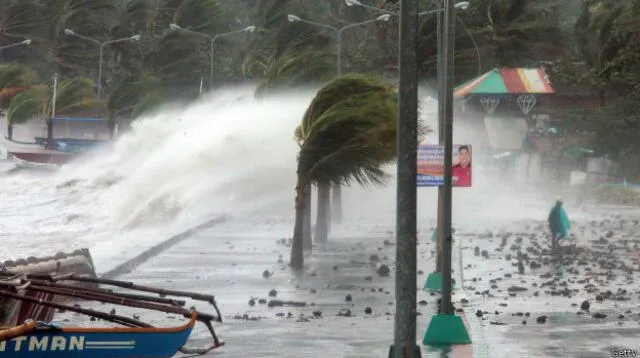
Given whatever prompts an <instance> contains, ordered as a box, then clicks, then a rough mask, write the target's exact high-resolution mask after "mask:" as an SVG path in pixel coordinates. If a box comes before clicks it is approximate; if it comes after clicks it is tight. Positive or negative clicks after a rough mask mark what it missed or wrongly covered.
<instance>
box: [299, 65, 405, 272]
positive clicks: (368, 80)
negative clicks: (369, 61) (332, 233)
mask: <svg viewBox="0 0 640 358" xmlns="http://www.w3.org/2000/svg"><path fill="white" fill-rule="evenodd" d="M396 113H397V93H396V91H395V90H394V89H393V88H392V87H390V86H388V85H386V84H384V83H382V82H380V81H379V80H377V79H375V78H372V77H369V76H364V75H345V76H341V77H338V78H336V79H334V80H333V81H331V82H329V83H328V84H326V85H325V86H324V87H323V88H322V89H321V90H320V91H319V92H318V93H317V95H316V96H315V98H314V99H313V101H312V103H311V104H310V106H309V108H308V110H307V112H306V113H305V116H304V118H303V121H302V123H301V124H300V127H299V129H297V130H296V137H297V138H298V141H299V143H300V152H299V154H298V168H297V178H298V179H297V184H296V201H295V212H296V219H295V226H294V234H293V245H292V248H291V266H292V267H293V268H295V269H300V268H302V266H303V264H304V256H303V251H304V242H305V238H304V234H305V229H304V227H305V217H306V215H305V204H306V200H307V198H308V189H309V186H310V185H317V186H318V214H317V217H318V218H317V224H316V241H318V242H320V243H323V242H326V239H327V234H328V230H329V220H330V215H329V205H328V202H329V192H330V190H329V189H330V185H331V184H332V183H335V184H342V183H347V184H348V183H350V182H351V181H355V182H357V183H359V184H361V185H368V184H383V183H384V181H385V178H386V175H385V173H384V171H383V170H382V167H383V165H384V164H386V163H389V162H391V161H392V160H393V159H394V158H395V150H389V149H390V148H391V147H393V142H394V141H395V130H396V127H395V123H396V121H397V115H396Z"/></svg>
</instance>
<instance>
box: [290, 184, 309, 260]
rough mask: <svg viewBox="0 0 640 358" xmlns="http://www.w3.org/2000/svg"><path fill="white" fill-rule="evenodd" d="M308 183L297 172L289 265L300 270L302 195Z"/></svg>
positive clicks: (302, 257) (302, 245) (302, 225)
mask: <svg viewBox="0 0 640 358" xmlns="http://www.w3.org/2000/svg"><path fill="white" fill-rule="evenodd" d="M308 186H309V184H307V183H305V181H304V180H303V178H301V176H300V174H298V183H297V185H296V199H295V208H296V214H295V224H294V226H293V242H292V243H291V257H290V259H289V265H290V266H291V268H293V269H294V270H301V269H302V268H303V267H304V208H305V203H304V197H305V191H306V190H307V187H308Z"/></svg>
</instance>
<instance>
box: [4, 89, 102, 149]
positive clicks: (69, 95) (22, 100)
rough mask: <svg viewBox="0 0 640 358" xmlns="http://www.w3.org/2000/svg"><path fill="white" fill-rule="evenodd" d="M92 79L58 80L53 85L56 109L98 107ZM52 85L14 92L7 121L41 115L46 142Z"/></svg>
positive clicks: (49, 133) (50, 126)
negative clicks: (45, 131)
mask: <svg viewBox="0 0 640 358" xmlns="http://www.w3.org/2000/svg"><path fill="white" fill-rule="evenodd" d="M94 88H95V82H93V81H91V80H89V79H87V78H74V79H68V80H63V81H61V82H60V83H58V87H57V89H56V98H55V108H56V113H63V114H73V113H75V112H78V111H84V110H88V109H94V108H99V107H100V105H101V103H100V102H98V100H97V99H96V96H95V92H94ZM53 101H54V98H53V86H51V85H35V86H32V87H30V88H29V89H27V90H25V91H23V92H21V93H19V94H18V95H16V96H15V97H14V98H13V100H11V103H10V104H9V108H8V109H7V121H8V123H9V125H11V126H12V125H15V124H19V123H25V122H27V121H29V120H31V119H33V118H43V119H44V120H45V123H46V125H47V142H48V143H51V142H52V140H53V122H52V119H53V118H52V117H51V115H52V110H53Z"/></svg>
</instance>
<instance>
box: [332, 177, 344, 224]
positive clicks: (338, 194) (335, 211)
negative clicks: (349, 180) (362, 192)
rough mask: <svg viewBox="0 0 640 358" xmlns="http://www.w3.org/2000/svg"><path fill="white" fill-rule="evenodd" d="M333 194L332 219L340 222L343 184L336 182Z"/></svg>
mask: <svg viewBox="0 0 640 358" xmlns="http://www.w3.org/2000/svg"><path fill="white" fill-rule="evenodd" d="M332 194H333V195H332V197H331V219H332V220H333V221H334V222H336V223H338V224H340V223H341V222H342V186H341V185H340V184H334V185H333V193H332Z"/></svg>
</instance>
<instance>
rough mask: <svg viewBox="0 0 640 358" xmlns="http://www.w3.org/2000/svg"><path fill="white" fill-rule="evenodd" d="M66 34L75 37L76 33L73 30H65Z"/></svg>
mask: <svg viewBox="0 0 640 358" xmlns="http://www.w3.org/2000/svg"><path fill="white" fill-rule="evenodd" d="M64 34H65V35H75V34H76V33H75V32H73V30H71V29H64Z"/></svg>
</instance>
